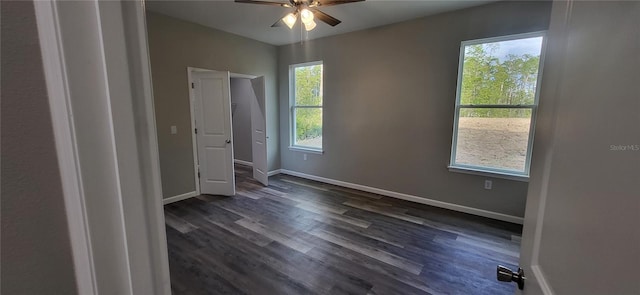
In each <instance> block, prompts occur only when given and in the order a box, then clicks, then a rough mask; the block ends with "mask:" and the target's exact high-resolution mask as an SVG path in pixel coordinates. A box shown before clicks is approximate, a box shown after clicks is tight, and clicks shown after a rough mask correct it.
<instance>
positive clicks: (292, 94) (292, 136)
mask: <svg viewBox="0 0 640 295" xmlns="http://www.w3.org/2000/svg"><path fill="white" fill-rule="evenodd" d="M317 65H322V87H323V88H324V62H323V61H322V60H319V61H312V62H305V63H298V64H292V65H289V110H290V122H289V150H292V151H301V152H309V153H318V154H322V153H324V151H323V149H324V112H323V113H322V116H323V118H322V141H323V142H322V147H321V148H314V147H310V146H303V145H297V144H296V109H303V108H304V109H316V108H317V109H321V110H322V109H324V107H323V105H324V97H323V98H322V104H321V105H317V106H316V105H314V106H303V105H296V85H295V69H296V68H299V67H308V66H317ZM322 93H324V89H322Z"/></svg>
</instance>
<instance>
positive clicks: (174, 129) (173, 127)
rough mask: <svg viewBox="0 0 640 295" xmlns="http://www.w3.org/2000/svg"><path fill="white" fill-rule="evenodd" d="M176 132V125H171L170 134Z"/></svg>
mask: <svg viewBox="0 0 640 295" xmlns="http://www.w3.org/2000/svg"><path fill="white" fill-rule="evenodd" d="M176 133H178V127H177V126H175V125H174V126H171V134H176Z"/></svg>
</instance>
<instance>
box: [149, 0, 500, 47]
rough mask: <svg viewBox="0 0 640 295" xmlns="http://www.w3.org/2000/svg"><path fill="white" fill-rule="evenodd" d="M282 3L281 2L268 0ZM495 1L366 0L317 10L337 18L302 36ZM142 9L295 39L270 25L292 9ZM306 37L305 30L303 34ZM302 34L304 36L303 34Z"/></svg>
mask: <svg viewBox="0 0 640 295" xmlns="http://www.w3.org/2000/svg"><path fill="white" fill-rule="evenodd" d="M273 1H278V2H280V1H281V2H288V1H287V0H273ZM494 1H495V0H472V1H469V0H446V1H434V0H422V1H420V0H413V1H400V0H366V1H365V2H357V3H350V4H344V5H337V6H330V7H324V8H321V9H320V10H322V11H323V12H325V13H327V14H330V15H331V16H333V17H335V18H337V19H339V20H341V21H342V23H341V24H339V25H337V26H335V27H331V26H329V25H327V24H325V23H322V22H318V26H317V27H316V28H315V29H314V30H313V31H311V32H309V35H308V39H316V38H320V37H326V36H331V35H338V34H343V33H348V32H353V31H358V30H363V29H367V28H373V27H379V26H382V25H387V24H392V23H397V22H402V21H405V20H410V19H415V18H419V17H422V16H426V15H431V14H436V13H440V12H444V11H451V10H456V9H461V8H466V7H471V6H477V5H482V4H485V3H488V2H494ZM146 3H147V9H149V10H151V11H154V12H158V13H162V14H165V15H169V16H173V17H176V18H179V19H183V20H186V21H190V22H194V23H198V24H201V25H204V26H207V27H211V28H215V29H218V30H222V31H226V32H229V33H233V34H236V35H240V36H244V37H247V38H251V39H255V40H258V41H262V42H265V43H269V44H273V45H284V44H291V43H295V42H299V41H300V39H301V37H303V36H302V33H301V30H300V26H299V24H298V25H296V26H295V27H294V28H293V30H290V29H289V28H288V27H286V26H282V27H277V28H272V27H271V25H272V24H273V23H274V22H275V21H276V20H278V19H279V18H282V17H283V16H284V15H285V14H286V13H288V12H291V11H292V10H293V9H292V8H284V7H278V6H268V5H257V4H244V3H234V2H233V0H209V1H193V0H179V1H164V0H147V2H146ZM305 35H306V33H305ZM304 37H305V38H307V36H304Z"/></svg>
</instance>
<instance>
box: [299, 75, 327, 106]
mask: <svg viewBox="0 0 640 295" xmlns="http://www.w3.org/2000/svg"><path fill="white" fill-rule="evenodd" d="M294 78H295V81H294V83H295V96H296V105H302V106H319V105H322V65H313V66H306V67H296V68H295V70H294Z"/></svg>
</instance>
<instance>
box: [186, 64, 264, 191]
mask: <svg viewBox="0 0 640 295" xmlns="http://www.w3.org/2000/svg"><path fill="white" fill-rule="evenodd" d="M210 71H217V72H221V71H220V70H211V69H204V68H198V67H187V82H188V84H187V87H189V114H190V116H191V131H190V132H191V145H192V147H193V149H192V150H193V151H192V152H193V176H194V180H193V181H194V182H195V185H196V195H200V179H199V178H198V146H197V138H196V133H195V128H196V121H195V120H196V117H195V113H194V112H195V109H194V103H193V97H194V93H193V86H192V85H193V84H192V83H194V81H193V73H196V72H210ZM222 72H225V71H222ZM229 77H230V78H241V79H255V78H257V77H258V76H254V75H247V74H238V73H233V72H229ZM229 99H231V98H229ZM229 103H231V102H229ZM231 132H233V126H231ZM265 147H266V146H265ZM232 160H235V159H232ZM234 163H235V161H234ZM234 171H235V168H234Z"/></svg>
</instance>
